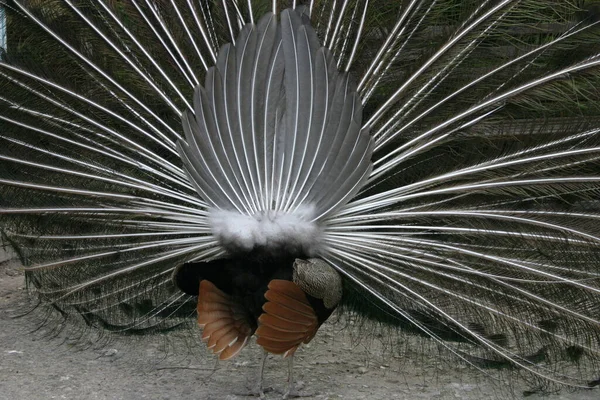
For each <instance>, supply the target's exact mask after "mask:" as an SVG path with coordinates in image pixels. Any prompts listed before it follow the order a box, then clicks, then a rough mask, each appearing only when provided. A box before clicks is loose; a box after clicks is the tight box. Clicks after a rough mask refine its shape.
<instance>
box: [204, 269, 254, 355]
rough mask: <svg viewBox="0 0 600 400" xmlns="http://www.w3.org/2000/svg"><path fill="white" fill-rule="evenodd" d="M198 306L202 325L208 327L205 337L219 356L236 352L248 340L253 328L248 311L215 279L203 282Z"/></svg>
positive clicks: (210, 347) (209, 345) (235, 353)
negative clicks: (215, 283) (249, 322)
mask: <svg viewBox="0 0 600 400" xmlns="http://www.w3.org/2000/svg"><path fill="white" fill-rule="evenodd" d="M197 309H198V325H199V326H200V327H201V328H203V329H204V330H203V332H202V340H203V341H205V342H207V346H208V348H209V349H210V350H211V351H212V352H213V353H214V354H218V355H219V359H221V360H228V359H230V358H232V357H234V356H236V355H237V354H238V353H239V352H240V351H241V350H242V349H243V348H244V346H245V345H246V343H248V338H249V337H250V336H252V328H251V327H250V325H249V324H248V320H247V317H246V315H245V313H244V311H243V310H242V308H241V307H240V306H239V305H238V304H236V303H235V302H234V301H233V299H232V298H231V296H229V295H228V294H226V293H224V292H223V291H221V290H220V289H219V288H217V287H216V286H215V285H214V284H213V283H212V282H210V281H207V280H203V281H201V282H200V289H199V292H198V307H197Z"/></svg>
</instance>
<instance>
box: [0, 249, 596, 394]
mask: <svg viewBox="0 0 600 400" xmlns="http://www.w3.org/2000/svg"><path fill="white" fill-rule="evenodd" d="M27 304H28V303H27V300H26V293H25V290H24V282H23V274H22V270H21V267H20V265H19V263H18V262H17V261H16V260H15V259H14V257H12V256H11V255H10V254H8V253H6V252H3V251H2V250H1V249H0V399H1V400H5V399H6V400H21V399H23V400H47V399H73V400H82V399H84V400H85V399H98V400H109V399H110V400H113V399H114V400H116V399H119V400H138V399H156V400H159V399H160V400H174V399H180V400H188V399H190V400H191V399H194V400H198V399H229V400H235V399H250V398H251V397H247V396H245V395H244V393H247V385H248V384H250V383H252V382H254V381H255V379H256V376H257V370H258V367H257V366H258V360H259V354H260V350H259V349H258V348H257V346H256V345H251V346H250V347H249V348H246V349H244V351H243V352H242V353H241V355H240V356H239V357H237V358H236V359H235V360H234V361H228V362H221V363H218V364H217V363H215V360H214V358H213V357H212V356H209V355H208V353H207V352H205V351H203V349H202V346H201V344H199V343H195V342H194V341H193V340H190V336H189V335H187V336H186V337H182V336H181V335H170V336H168V337H160V336H159V337H152V338H145V339H135V340H134V339H131V338H124V337H112V338H111V340H110V341H109V342H108V343H105V341H101V342H97V343H87V345H85V344H82V343H76V344H74V343H73V342H71V341H69V340H68V338H67V337H65V334H64V333H63V332H58V333H56V334H52V332H48V331H47V328H45V327H42V328H39V324H38V322H39V321H37V320H36V319H34V318H30V317H28V316H26V317H18V318H15V316H17V315H18V314H19V312H21V311H22V310H23V309H25V308H26V306H27ZM356 332H357V330H356V328H355V327H353V326H347V324H344V326H342V325H341V324H340V323H337V324H336V323H327V324H326V325H324V326H323V328H322V329H321V330H320V331H319V333H318V335H317V337H316V338H315V339H314V340H313V342H311V343H310V344H309V345H307V346H305V347H303V348H301V349H300V350H299V351H298V352H297V353H296V357H295V363H294V375H295V379H296V381H297V382H298V385H299V389H300V392H301V393H302V394H305V395H309V396H308V397H304V398H306V399H439V400H444V399H466V400H475V399H496V398H497V399H501V398H507V397H508V398H510V397H513V396H515V397H517V398H521V397H522V393H523V390H524V389H525V388H526V386H525V385H524V383H523V382H521V381H519V380H518V379H517V378H514V377H511V376H510V375H506V374H504V375H492V376H484V375H482V373H481V372H479V371H475V370H473V369H471V368H468V367H465V366H461V365H457V363H455V362H453V361H452V360H450V361H444V362H442V361H440V360H439V357H437V353H436V351H435V350H429V351H426V352H425V355H424V356H423V355H419V356H417V352H416V351H411V348H412V346H411V343H412V342H411V339H406V342H405V343H404V345H403V346H402V350H401V351H400V352H395V353H393V354H396V355H391V354H392V353H391V352H390V351H389V350H388V349H387V348H386V347H384V346H382V345H381V341H380V340H377V338H372V339H373V340H363V341H361V342H360V343H356V341H355V340H354V339H353V338H355V337H356ZM398 354H401V355H398ZM287 370H288V368H287V361H285V360H282V359H281V358H279V357H271V358H269V359H268V361H267V366H266V370H265V385H266V386H267V387H269V386H272V387H273V388H274V390H272V391H270V392H268V393H267V398H268V399H277V398H281V391H282V390H283V389H284V388H285V386H286V377H287ZM527 398H528V399H531V400H539V399H542V398H543V399H548V400H559V399H562V400H567V399H568V400H575V399H577V400H592V399H598V398H600V390H597V389H596V390H588V391H579V392H566V391H563V392H560V393H556V394H552V395H545V396H542V395H539V394H534V395H531V396H529V397H527Z"/></svg>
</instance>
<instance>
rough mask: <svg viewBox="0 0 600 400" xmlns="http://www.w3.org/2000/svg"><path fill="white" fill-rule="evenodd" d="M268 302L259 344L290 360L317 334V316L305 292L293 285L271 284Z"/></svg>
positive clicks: (277, 281)
mask: <svg viewBox="0 0 600 400" xmlns="http://www.w3.org/2000/svg"><path fill="white" fill-rule="evenodd" d="M265 298H266V299H267V302H266V303H265V304H264V306H263V311H264V313H263V314H262V315H261V316H260V317H259V319H258V322H259V327H258V329H257V330H256V336H257V337H258V339H257V341H256V343H258V344H259V345H260V346H262V347H263V348H264V349H265V350H266V351H268V352H270V353H274V354H283V355H284V357H288V356H291V355H292V354H294V352H295V351H296V349H297V348H298V346H299V345H300V344H301V343H308V342H309V341H310V340H311V339H312V338H313V337H314V335H315V334H316V332H317V329H318V328H319V322H318V319H317V315H316V313H315V311H314V310H313V308H312V306H311V305H310V303H309V302H308V299H307V298H306V295H305V294H304V292H303V291H302V289H300V288H299V287H298V285H296V284H295V283H294V282H291V281H285V280H279V279H274V280H272V281H271V282H269V286H268V290H267V292H266V293H265Z"/></svg>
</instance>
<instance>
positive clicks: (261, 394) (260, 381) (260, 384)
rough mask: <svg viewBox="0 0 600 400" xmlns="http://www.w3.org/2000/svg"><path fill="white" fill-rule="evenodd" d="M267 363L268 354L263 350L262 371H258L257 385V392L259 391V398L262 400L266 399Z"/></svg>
mask: <svg viewBox="0 0 600 400" xmlns="http://www.w3.org/2000/svg"><path fill="white" fill-rule="evenodd" d="M266 363H267V352H266V351H265V350H263V352H262V358H261V360H260V367H259V368H260V369H259V371H258V384H257V390H258V396H259V397H260V398H261V399H264V398H265V392H264V390H263V375H264V372H265V364H266Z"/></svg>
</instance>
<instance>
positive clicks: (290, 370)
mask: <svg viewBox="0 0 600 400" xmlns="http://www.w3.org/2000/svg"><path fill="white" fill-rule="evenodd" d="M293 389H294V355H293V354H292V355H291V356H290V357H289V358H288V387H287V390H286V391H285V393H284V394H283V398H284V399H287V398H288V397H289V395H290V394H291V393H292V390H293Z"/></svg>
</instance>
